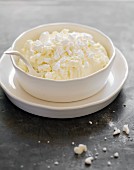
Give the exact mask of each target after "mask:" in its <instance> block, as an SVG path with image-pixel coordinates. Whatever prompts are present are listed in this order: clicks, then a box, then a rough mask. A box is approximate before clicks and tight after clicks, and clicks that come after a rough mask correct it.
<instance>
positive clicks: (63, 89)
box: [11, 23, 115, 102]
mask: <svg viewBox="0 0 134 170" xmlns="http://www.w3.org/2000/svg"><path fill="white" fill-rule="evenodd" d="M64 28H67V29H69V30H70V31H78V32H86V33H89V34H91V35H93V37H94V40H95V41H96V42H100V43H101V44H102V45H103V46H104V47H105V49H106V51H107V53H108V56H109V58H110V61H109V63H108V65H107V66H106V67H105V68H103V69H101V70H99V71H97V72H95V73H93V74H91V75H89V76H86V77H83V78H78V79H73V80H58V81H56V80H49V79H44V78H39V77H34V76H32V75H29V74H27V73H25V72H24V71H23V70H21V69H20V68H19V67H18V66H17V63H18V60H19V57H17V56H15V57H13V56H11V59H12V63H13V66H14V68H15V71H16V76H17V79H18V81H19V83H20V85H21V87H22V88H23V89H24V90H25V91H26V92H28V93H29V94H31V95H32V96H34V97H37V98H39V99H42V100H47V101H52V102H72V101H77V100H82V99H84V98H87V97H90V96H92V95H94V94H96V93H97V92H99V91H100V90H101V89H102V88H103V87H104V85H105V84H106V82H107V79H108V76H109V73H110V70H111V67H112V65H113V61H114V58H115V48H114V45H113V43H112V41H111V40H110V38H109V37H107V36H106V35H105V34H104V33H102V32H101V31H99V30H97V29H95V28H92V27H89V26H85V25H80V24H73V23H54V24H46V25H41V26H38V27H35V28H33V29H30V30H28V31H26V32H24V33H22V34H21V35H20V36H19V37H18V38H17V39H16V40H15V41H14V43H13V45H12V47H11V48H12V50H18V51H20V52H21V49H22V47H23V46H24V44H25V42H26V40H28V39H32V40H36V39H38V37H39V36H40V34H41V33H42V32H44V31H49V32H53V31H61V30H62V29H64Z"/></svg>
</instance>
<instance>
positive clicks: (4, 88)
mask: <svg viewBox="0 0 134 170" xmlns="http://www.w3.org/2000/svg"><path fill="white" fill-rule="evenodd" d="M9 49H10V48H9ZM115 49H116V52H118V53H120V55H121V56H122V59H123V61H124V65H125V70H126V71H125V75H124V78H123V79H122V82H121V83H120V85H119V87H118V88H117V89H116V90H115V91H114V93H112V94H111V95H109V96H108V97H106V98H104V99H101V100H98V101H97V102H92V103H86V104H83V105H80V106H72V107H71V106H65V107H59V106H58V107H55V106H47V105H42V104H37V103H32V102H29V101H25V100H23V99H22V98H19V97H16V96H15V95H13V93H11V92H10V90H8V89H7V88H6V87H5V85H4V84H3V83H2V82H1V81H0V85H1V88H2V89H3V90H4V92H5V93H6V94H7V95H9V96H10V97H11V98H12V99H15V100H17V101H19V102H21V103H23V104H27V105H30V106H34V107H39V108H44V109H49V110H76V109H82V108H86V107H91V106H94V105H98V104H102V103H104V102H106V101H107V100H110V99H111V98H112V97H113V96H115V95H116V94H117V93H118V92H119V91H120V90H121V88H122V86H123V85H124V83H125V81H126V79H127V77H128V64H127V61H126V59H125V57H124V55H123V54H122V52H121V51H120V50H119V49H117V48H115ZM4 55H5V54H3V55H2V56H1V58H0V64H1V62H2V60H3V58H4ZM104 88H105V87H104ZM22 90H23V89H22ZM28 95H30V94H28ZM32 97H33V96H32ZM38 100H39V99H38ZM47 102H48V101H47ZM50 103H56V102H50ZM70 103H74V102H70Z"/></svg>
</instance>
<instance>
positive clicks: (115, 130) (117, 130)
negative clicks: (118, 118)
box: [113, 127, 121, 136]
mask: <svg viewBox="0 0 134 170" xmlns="http://www.w3.org/2000/svg"><path fill="white" fill-rule="evenodd" d="M120 133H121V131H120V129H117V128H116V127H115V128H114V133H113V136H115V135H119V134H120Z"/></svg>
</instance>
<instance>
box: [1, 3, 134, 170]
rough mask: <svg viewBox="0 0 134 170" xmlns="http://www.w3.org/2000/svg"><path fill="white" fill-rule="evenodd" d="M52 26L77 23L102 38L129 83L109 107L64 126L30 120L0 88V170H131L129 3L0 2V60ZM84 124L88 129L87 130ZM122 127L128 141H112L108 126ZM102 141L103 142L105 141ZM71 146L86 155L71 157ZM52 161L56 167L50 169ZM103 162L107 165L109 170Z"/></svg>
mask: <svg viewBox="0 0 134 170" xmlns="http://www.w3.org/2000/svg"><path fill="white" fill-rule="evenodd" d="M51 22H75V23H81V24H86V25H89V26H93V27H96V28H98V29H100V30H102V31H103V32H105V33H106V34H107V35H108V36H110V37H111V39H112V40H113V42H114V44H115V46H116V47H118V48H119V49H120V50H121V51H122V52H123V54H124V55H125V57H126V60H127V62H128V65H129V75H128V79H127V81H126V83H125V85H124V87H123V89H122V91H121V92H120V94H119V95H118V97H117V98H116V100H115V101H114V102H113V103H111V104H110V105H109V106H108V107H106V108H104V109H103V110H101V111H99V112H97V113H94V114H92V115H88V116H85V117H81V118H75V119H63V120H60V119H49V118H43V117H39V116H34V115H32V114H29V113H26V112H24V111H22V110H20V109H19V108H17V107H16V106H14V105H13V104H12V103H11V102H10V101H9V100H8V98H7V97H6V95H5V94H4V91H3V90H2V88H1V87H0V170H19V169H25V170H45V169H48V166H50V169H55V170H78V169H79V170H81V169H91V170H107V169H108V170H109V169H111V170H133V169H134V140H133V139H134V74H133V73H134V66H133V64H134V2H133V1H89V0H85V1H84V0H73V1H71V0H68V1H67V0H66V1H65V0H63V1H62V0H55V1H54V0H50V1H49V0H47V1H46V0H45V1H43V0H42V1H41V0H39V1H33V0H31V1H21V0H19V1H17V0H16V1H12V0H8V1H6V0H5V1H4V0H0V54H1V55H2V53H3V52H4V51H5V50H6V49H7V48H9V47H10V46H11V44H12V42H13V41H14V39H15V38H16V37H17V36H18V35H19V34H20V33H22V32H23V31H25V30H27V29H29V28H32V27H34V26H38V25H40V24H46V23H51ZM7 67H8V66H7ZM5 69H6V68H5ZM124 105H126V107H124ZM113 111H115V112H113ZM88 121H92V122H93V124H92V125H89V123H88ZM96 122H97V123H96ZM124 124H129V127H130V138H128V137H127V136H126V135H124V134H123V133H121V135H120V136H118V137H115V138H114V137H113V136H112V133H113V127H111V126H112V125H114V126H117V127H118V128H120V129H122V127H123V125H124ZM104 137H107V140H106V141H104ZM39 141H40V142H39ZM47 141H50V143H48V142H47ZM72 141H74V142H75V144H76V145H77V144H79V143H83V144H86V145H87V147H88V150H89V151H88V153H85V154H82V155H81V156H75V155H74V152H73V148H74V146H73V145H72V144H71V143H72ZM103 147H107V149H108V151H107V152H106V153H104V152H102V148H103ZM95 149H96V150H97V151H96V150H95ZM96 152H98V153H99V156H98V159H97V160H94V162H93V164H92V165H91V166H90V167H87V166H85V164H84V160H85V158H86V157H87V156H88V154H93V155H94V154H95V153H96ZM115 152H118V153H119V158H118V159H111V158H110V156H111V155H113V153H115ZM55 161H58V162H59V165H57V166H56V165H54V162H55ZM107 161H111V163H112V165H111V166H110V167H108V166H107Z"/></svg>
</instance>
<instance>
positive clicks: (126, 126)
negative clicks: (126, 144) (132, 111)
mask: <svg viewBox="0 0 134 170" xmlns="http://www.w3.org/2000/svg"><path fill="white" fill-rule="evenodd" d="M123 132H125V133H126V134H127V135H129V127H128V124H127V125H124V126H123Z"/></svg>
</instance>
